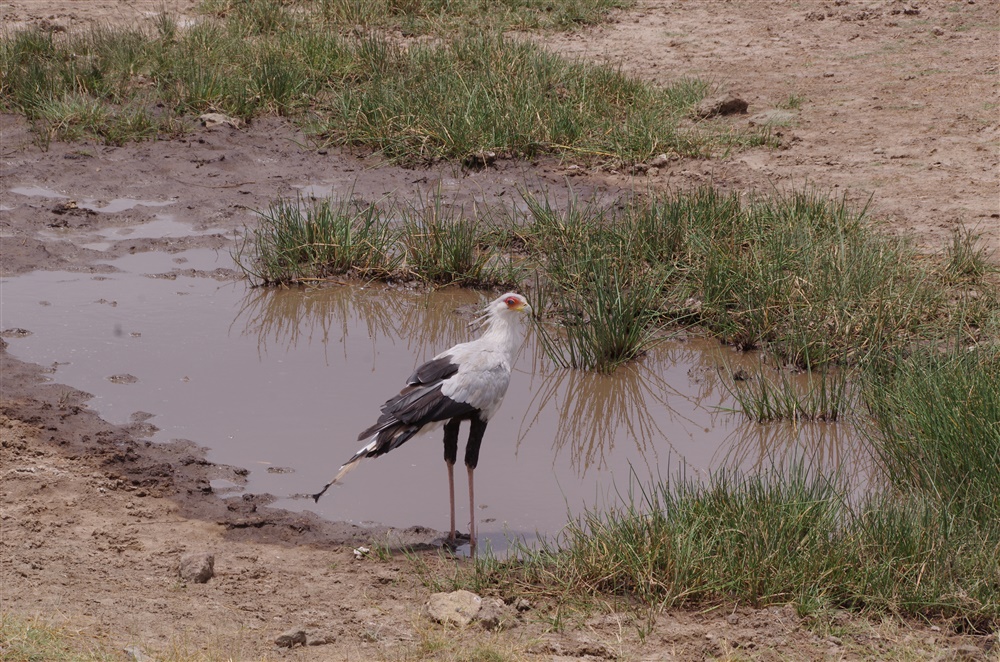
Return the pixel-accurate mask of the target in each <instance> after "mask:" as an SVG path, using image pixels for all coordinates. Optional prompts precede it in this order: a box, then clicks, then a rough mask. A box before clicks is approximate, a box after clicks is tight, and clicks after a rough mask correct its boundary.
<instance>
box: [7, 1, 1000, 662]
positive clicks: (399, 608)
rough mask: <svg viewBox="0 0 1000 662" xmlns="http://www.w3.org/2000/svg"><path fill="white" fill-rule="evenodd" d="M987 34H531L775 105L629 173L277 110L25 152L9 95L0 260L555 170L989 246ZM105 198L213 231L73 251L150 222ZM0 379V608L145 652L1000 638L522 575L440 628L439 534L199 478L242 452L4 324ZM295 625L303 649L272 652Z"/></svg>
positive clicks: (560, 181) (689, 15) (450, 567)
mask: <svg viewBox="0 0 1000 662" xmlns="http://www.w3.org/2000/svg"><path fill="white" fill-rule="evenodd" d="M195 6H196V3H195V1H194V0H177V1H174V2H172V1H170V0H167V1H166V2H164V0H130V1H128V2H118V1H114V0H106V1H102V2H84V1H82V0H62V1H58V0H52V1H44V0H17V1H14V2H9V1H8V2H5V3H3V4H2V5H0V17H2V19H3V22H4V25H5V26H9V27H15V26H18V25H26V24H39V25H46V26H48V27H50V28H51V29H56V30H77V29H80V28H82V27H84V26H86V25H88V24H90V23H93V22H97V21H106V20H107V21H132V20H141V19H142V18H143V17H145V16H148V15H149V14H151V13H153V12H156V11H159V10H160V9H161V8H163V7H166V8H167V9H168V10H171V11H176V12H178V13H191V12H193V10H194V7H195ZM998 36H1000V5H998V4H997V3H995V2H989V1H987V0H977V1H976V2H971V1H970V0H961V1H959V0H947V1H946V0H937V1H930V2H915V3H914V2H894V1H886V2H854V1H845V0H835V1H832V2H819V1H816V0H801V1H799V2H794V3H792V2H781V1H775V2H769V3H761V2H755V1H750V0H746V1H740V0H731V1H723V0H717V1H713V0H684V1H680V0H677V1H670V0H640V2H639V4H638V7H637V8H636V9H633V10H631V11H629V12H624V13H621V14H619V15H617V16H616V18H615V21H614V22H613V23H611V24H608V25H604V26H599V27H596V28H593V29H588V30H584V31H581V32H578V33H574V34H570V35H556V36H547V37H546V40H545V41H546V44H547V45H548V46H549V47H550V48H554V49H556V50H558V51H560V52H563V53H566V54H569V55H573V56H578V57H581V58H586V59H589V60H596V61H607V62H612V63H615V64H618V65H620V66H621V67H623V68H624V69H625V70H627V71H630V72H633V73H635V74H637V75H640V76H644V77H648V78H650V79H652V80H656V81H660V82H666V81H669V80H672V79H674V78H676V77H678V76H700V77H703V78H707V79H709V80H712V81H714V82H716V83H717V84H718V86H719V88H720V91H723V92H731V93H735V94H738V95H740V96H742V97H743V98H744V99H745V100H747V101H748V102H749V103H750V113H749V115H744V116H737V117H733V118H725V119H715V120H708V121H713V122H726V123H729V124H732V125H733V126H738V125H740V124H741V123H746V122H748V121H750V120H751V119H752V118H753V116H754V115H755V114H757V113H760V112H763V111H768V110H774V109H781V110H787V111H788V112H789V113H790V115H788V116H785V117H783V118H781V119H779V120H778V123H777V125H776V126H775V127H774V131H775V132H776V133H779V134H780V137H781V141H782V147H781V148H780V149H776V150H763V149H761V150H756V149H755V150H750V151H746V152H739V153H734V154H732V155H729V156H726V157H723V158H718V159H713V160H680V161H672V162H670V164H668V165H667V166H666V167H665V168H662V169H660V170H659V172H658V173H657V174H656V175H655V176H643V177H639V178H638V179H633V178H632V177H627V176H625V175H619V174H617V173H609V172H604V171H593V172H588V171H586V169H582V168H575V167H573V164H571V163H558V162H555V161H543V162H541V163H538V164H535V165H529V164H519V163H511V162H506V163H501V164H499V165H498V166H497V167H495V168H492V169H490V170H488V171H485V172H480V173H470V172H463V171H462V170H461V169H456V168H452V167H442V168H434V169H428V170H400V169H395V168H385V167H376V166H378V165H379V164H378V163H377V161H376V160H374V159H367V160H366V159H359V158H355V157H353V156H350V155H346V154H340V153H337V152H333V151H331V152H322V153H317V152H316V151H314V150H311V149H309V148H308V140H307V139H306V138H304V137H303V136H302V135H301V134H299V133H297V132H296V131H295V129H294V128H292V127H289V126H287V125H285V124H282V123H281V122H279V121H277V120H262V121H259V122H256V123H255V124H254V125H253V126H251V127H250V128H249V129H247V130H245V131H237V130H234V129H229V128H225V127H217V128H213V129H201V128H195V129H194V130H193V131H192V133H191V134H190V135H188V136H186V137H184V138H182V139H177V140H170V141H160V142H154V143H145V144H140V145H130V146H125V147H122V148H110V147H104V146H101V145H96V144H74V145H65V144H54V145H52V146H51V147H50V149H48V150H47V151H41V150H39V149H38V148H37V147H36V146H35V145H33V143H32V140H31V136H30V133H29V132H28V130H27V127H26V126H25V124H24V123H23V122H22V121H21V120H19V119H17V118H14V117H10V116H0V176H2V182H0V242H2V252H0V275H2V276H3V277H12V276H16V275H17V274H21V273H25V272H27V271H30V270H34V269H48V270H63V269H65V270H72V271H101V270H107V269H110V267H108V266H107V265H102V264H98V263H97V260H99V259H100V260H107V259H108V258H109V257H117V256H120V255H123V254H128V253H132V252H142V251H153V250H155V251H168V252H176V251H181V250H186V249H190V248H196V247H215V248H226V247H228V246H229V245H230V244H231V241H232V239H231V237H232V233H233V232H234V231H236V230H238V229H239V228H242V227H243V225H244V224H245V223H252V222H253V216H252V214H251V212H250V211H249V210H252V209H257V208H261V207H264V206H266V205H267V203H268V202H269V201H270V200H272V199H274V198H275V197H277V196H279V195H290V194H291V195H294V193H295V191H296V190H301V187H303V186H308V185H317V186H327V187H332V188H333V189H334V190H338V191H345V190H349V189H353V191H354V194H355V195H356V196H359V197H361V198H364V199H366V200H372V199H376V198H378V197H380V196H382V195H384V194H387V193H396V194H400V195H402V196H403V197H410V198H413V199H415V198H416V197H418V196H424V197H426V195H427V194H428V192H432V191H435V190H442V191H443V192H444V193H445V194H446V195H448V196H449V198H450V199H451V200H453V201H454V202H456V203H459V204H464V203H468V202H471V201H473V200H481V199H485V198H489V199H504V198H505V197H509V196H511V195H514V194H516V192H517V191H518V188H519V187H520V186H523V185H524V183H525V182H528V188H529V189H532V190H559V189H560V188H563V187H564V182H565V181H566V179H567V178H568V177H571V179H570V181H571V182H572V184H573V187H574V189H575V190H576V192H577V193H578V194H583V195H588V194H591V193H600V192H602V191H603V192H610V193H612V194H613V193H614V192H615V191H617V190H620V189H622V188H627V187H629V186H633V185H636V184H638V185H640V186H643V187H645V186H647V185H649V186H654V187H664V188H674V189H684V188H687V187H690V186H693V185H697V184H701V183H704V182H708V181H712V182H715V183H716V184H718V185H721V186H724V187H729V188H735V189H737V190H765V191H766V190H768V189H770V188H771V187H777V188H780V189H785V188H800V187H802V186H806V185H811V186H814V187H815V188H816V189H818V190H819V191H823V192H834V193H838V192H840V193H843V194H844V195H846V196H847V197H848V199H850V200H854V201H865V200H867V199H868V197H869V196H872V204H871V210H872V213H873V215H874V216H875V217H876V218H879V219H883V220H884V221H885V224H886V228H887V230H888V231H891V232H899V233H909V234H912V235H913V236H914V238H915V240H916V241H917V242H918V243H919V245H920V246H921V247H922V248H923V249H924V250H927V251H937V250H941V248H942V247H943V246H944V244H945V243H946V242H947V241H949V238H950V233H951V232H952V230H953V229H954V228H957V227H960V226H961V227H967V228H972V229H974V230H975V231H977V232H980V233H982V235H983V241H984V242H985V243H986V245H988V246H989V247H991V248H993V249H994V250H1000V70H998V64H1000V37H998ZM755 121H757V120H755ZM31 188H36V189H44V191H38V190H35V191H31V190H27V189H31ZM12 189H19V190H20V191H21V192H20V193H18V192H12ZM50 192H56V193H58V194H60V195H63V196H65V197H64V198H53V197H46V196H50V195H51V193H50ZM121 199H134V200H153V201H167V200H171V201H174V204H173V205H172V206H171V208H170V210H171V214H172V215H173V217H174V218H175V219H176V220H178V221H181V222H184V223H187V224H189V225H191V226H192V227H193V228H194V229H197V230H205V229H209V228H210V229H212V230H213V232H211V233H201V234H198V235H195V236H190V237H183V238H173V239H137V240H134V241H119V242H117V243H115V244H113V245H112V246H111V248H109V249H108V250H107V251H105V252H99V251H95V250H88V249H85V248H81V247H80V244H82V243H85V242H84V241H83V240H84V239H86V238H90V237H93V236H94V235H95V234H96V233H97V232H99V231H100V230H102V229H107V228H112V227H125V226H129V225H133V224H138V223H143V222H146V221H149V220H151V219H152V218H153V217H154V211H155V210H154V208H150V207H144V206H141V205H139V206H134V207H131V208H129V209H123V210H122V211H120V212H115V213H108V212H99V213H94V212H92V211H90V210H88V208H101V207H105V206H107V205H108V204H109V203H110V202H112V201H116V200H121ZM70 201H75V202H77V203H78V205H77V207H76V208H73V206H72V205H69V204H68V203H69V202H70ZM58 212H62V213H58ZM67 240H68V241H67ZM201 275H204V276H206V277H214V278H235V277H237V274H235V273H232V272H224V273H211V274H201ZM13 323H16V321H14V320H11V321H8V320H6V319H4V320H3V321H2V322H0V326H2V327H3V329H5V330H6V329H8V327H9V326H11V324H13ZM0 342H2V341H0ZM0 386H2V402H0V434H2V437H0V477H2V478H0V613H3V614H5V615H14V616H18V617H19V618H32V617H35V616H39V617H41V618H42V619H43V620H45V621H49V622H54V623H56V624H62V625H66V626H67V627H70V628H72V629H74V630H76V631H78V632H79V633H80V634H79V636H78V638H77V640H78V641H79V642H80V643H81V645H83V644H86V643H87V642H89V641H96V642H101V643H102V644H104V645H108V646H111V647H113V648H115V649H119V650H121V649H124V648H125V647H127V646H139V647H140V648H141V650H142V651H144V652H145V654H147V655H149V656H151V657H152V658H153V659H178V658H180V659H202V658H207V659H241V660H242V659H247V660H250V659H297V660H368V659H393V660H396V659H424V658H435V659H571V658H585V659H626V660H673V659H677V660H688V659H712V658H721V659H795V660H798V659H1000V657H998V656H1000V647H997V645H996V635H993V636H991V637H970V636H961V635H958V634H955V633H954V632H953V628H952V627H951V625H950V624H948V623H936V624H932V623H911V622H898V621H894V620H891V619H889V620H886V621H885V622H879V623H869V622H867V621H864V620H859V619H856V618H852V617H849V616H847V615H845V614H829V615H825V616H824V617H823V618H822V619H820V620H815V619H806V620H804V619H800V618H799V617H797V616H796V615H795V614H794V611H792V610H790V609H789V608H787V607H772V608H770V609H760V610H759V609H750V608H746V607H742V606H729V607H726V608H720V609H714V610H709V611H707V612H697V613H695V612H687V611H676V610H675V611H668V612H664V613H662V614H660V615H659V616H658V618H657V619H656V622H655V624H654V625H653V626H652V630H651V631H650V632H649V633H648V634H646V636H645V637H640V636H639V633H640V630H642V629H643V628H644V627H645V626H646V624H645V622H644V621H643V620H642V619H641V618H640V619H638V620H637V619H636V617H635V616H634V615H633V614H630V613H629V612H628V611H627V610H623V609H615V608H614V607H613V606H611V605H607V606H603V607H599V608H597V609H596V610H595V611H594V612H592V613H589V614H583V613H579V614H577V613H573V614H570V615H569V616H566V615H565V614H563V613H561V612H558V613H557V612H556V611H555V607H554V605H552V604H547V603H546V602H545V601H540V602H535V601H532V603H531V604H530V606H528V608H527V609H523V610H520V611H519V610H517V609H515V607H514V604H515V603H516V601H517V599H518V598H519V597H523V596H503V597H504V598H505V599H506V600H507V603H508V606H506V607H504V608H503V609H501V613H502V618H501V619H500V622H501V623H502V625H503V627H501V628H500V630H499V631H494V630H488V629H485V628H483V627H480V625H478V624H473V625H471V626H469V627H468V628H465V629H463V630H459V629H456V628H453V627H449V626H443V625H439V624H435V623H433V622H432V621H431V620H429V619H428V618H427V617H426V616H424V615H423V605H424V603H425V602H426V600H427V598H428V596H429V595H430V593H432V592H433V591H434V590H438V589H439V588H447V587H449V586H450V585H451V578H452V577H453V576H454V574H455V571H456V570H455V568H456V563H457V564H461V563H464V562H456V561H454V560H449V559H448V558H446V557H445V556H444V555H443V554H441V553H440V552H439V551H438V550H437V549H436V548H435V547H434V545H435V541H436V540H437V539H438V538H439V537H440V533H439V532H435V531H428V530H426V529H420V528H414V529H412V530H407V531H389V530H385V529H382V530H362V529H358V528H357V527H354V526H352V525H348V524H344V523H337V522H326V521H323V520H320V519H319V518H316V517H313V516H310V515H300V514H293V513H287V512H283V511H280V510H276V509H270V508H268V507H267V498H266V497H256V498H229V499H226V498H224V497H223V496H219V495H216V494H213V493H212V490H211V487H210V485H209V481H211V480H213V479H217V478H225V479H227V480H230V481H233V482H239V480H240V477H241V469H240V468H238V467H223V466H217V465H212V464H210V463H208V462H206V461H205V460H204V452H203V451H202V450H201V449H199V448H198V447H197V446H196V445H194V444H190V443H177V444H166V445H160V444H157V445H152V444H149V443H148V442H144V441H141V440H139V439H138V438H137V437H135V436H133V435H132V433H131V432H130V430H129V429H128V428H127V427H119V426H114V425H111V424H109V423H107V422H105V421H102V420H100V419H99V418H98V417H97V416H96V415H95V414H94V413H93V412H92V411H90V410H89V409H87V399H88V396H87V394H85V393H81V392H79V391H74V390H73V389H70V388H67V387H65V386H61V385H58V384H55V383H52V382H51V381H48V379H47V377H46V369H44V368H42V367H40V366H34V365H27V364H24V363H22V362H20V361H18V360H17V359H15V358H13V357H12V356H10V355H9V354H8V353H7V351H6V342H3V347H2V349H0ZM372 540H381V541H388V544H389V546H390V547H398V546H402V545H416V546H417V547H418V548H426V550H425V551H418V552H416V553H415V554H412V555H404V554H401V553H398V552H397V553H395V554H393V555H392V556H391V558H389V559H381V558H377V557H373V556H368V557H365V558H362V559H356V558H355V554H354V552H353V550H354V548H355V547H357V546H359V545H369V546H370V543H371V541H372ZM196 552H209V553H212V554H214V556H215V577H214V578H213V579H211V580H210V581H209V582H208V583H205V584H198V583H193V582H184V581H181V580H180V579H179V577H178V564H179V563H180V560H181V557H182V555H184V554H186V553H196ZM529 599H530V598H529ZM521 606H522V608H523V607H525V605H524V604H523V603H522V605H521ZM559 623H561V626H559V627H556V625H557V624H559ZM296 628H298V629H302V630H305V631H306V633H307V639H308V641H309V642H310V643H311V644H316V645H309V646H305V647H296V648H293V649H284V648H280V649H279V648H277V647H276V646H275V644H274V641H275V638H276V637H277V636H278V635H279V634H281V633H283V632H285V631H287V630H289V629H296ZM3 645H4V644H3V642H0V656H2V655H3V654H4V653H3ZM491 654H493V657H490V655H491ZM496 654H499V655H500V656H503V657H500V658H498V657H497V656H496ZM121 655H122V659H126V657H125V653H124V652H122V653H121ZM4 659H7V658H4Z"/></svg>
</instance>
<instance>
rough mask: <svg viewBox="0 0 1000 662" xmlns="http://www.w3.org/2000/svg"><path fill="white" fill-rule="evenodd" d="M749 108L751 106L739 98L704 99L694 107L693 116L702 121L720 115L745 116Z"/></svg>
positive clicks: (728, 96) (730, 95)
mask: <svg viewBox="0 0 1000 662" xmlns="http://www.w3.org/2000/svg"><path fill="white" fill-rule="evenodd" d="M749 107H750V104H749V103H747V102H746V101H744V100H743V99H741V98H739V97H738V96H735V95H732V94H727V95H723V96H718V97H709V98H706V99H702V100H701V101H700V102H699V103H698V105H697V106H695V107H694V111H693V114H694V116H695V117H699V118H701V119H708V118H710V117H717V116H719V115H743V114H745V113H746V112H747V108H749Z"/></svg>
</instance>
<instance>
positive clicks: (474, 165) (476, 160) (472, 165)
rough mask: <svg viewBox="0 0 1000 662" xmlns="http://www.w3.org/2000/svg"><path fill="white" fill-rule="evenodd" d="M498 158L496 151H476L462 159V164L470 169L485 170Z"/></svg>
mask: <svg viewBox="0 0 1000 662" xmlns="http://www.w3.org/2000/svg"><path fill="white" fill-rule="evenodd" d="M496 160H497V153H496V152H487V151H483V152H475V153H474V154H469V155H467V156H466V157H465V159H463V160H462V165H464V166H465V167H466V168H468V169H470V170H484V169H485V168H488V167H490V166H491V165H493V163H494V162H495V161H496Z"/></svg>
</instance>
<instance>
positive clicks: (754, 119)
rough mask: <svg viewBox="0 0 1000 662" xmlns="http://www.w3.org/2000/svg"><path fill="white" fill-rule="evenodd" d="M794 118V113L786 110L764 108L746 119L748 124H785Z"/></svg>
mask: <svg viewBox="0 0 1000 662" xmlns="http://www.w3.org/2000/svg"><path fill="white" fill-rule="evenodd" d="M794 120H795V113H793V112H791V111H788V110H780V109H777V108H776V109H774V110H765V111H762V112H759V113H755V114H753V115H751V116H750V118H749V119H747V122H748V123H749V124H750V126H786V125H788V124H791V123H792V122H793V121H794Z"/></svg>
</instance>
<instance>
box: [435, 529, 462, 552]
mask: <svg viewBox="0 0 1000 662" xmlns="http://www.w3.org/2000/svg"><path fill="white" fill-rule="evenodd" d="M468 542H469V534H468V533H461V532H459V531H456V532H455V534H454V535H450V536H448V537H447V538H445V539H444V542H442V543H441V546H442V547H443V548H444V549H446V550H448V551H449V552H454V551H456V550H457V549H458V548H459V547H461V546H462V545H464V544H466V543H468Z"/></svg>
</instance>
